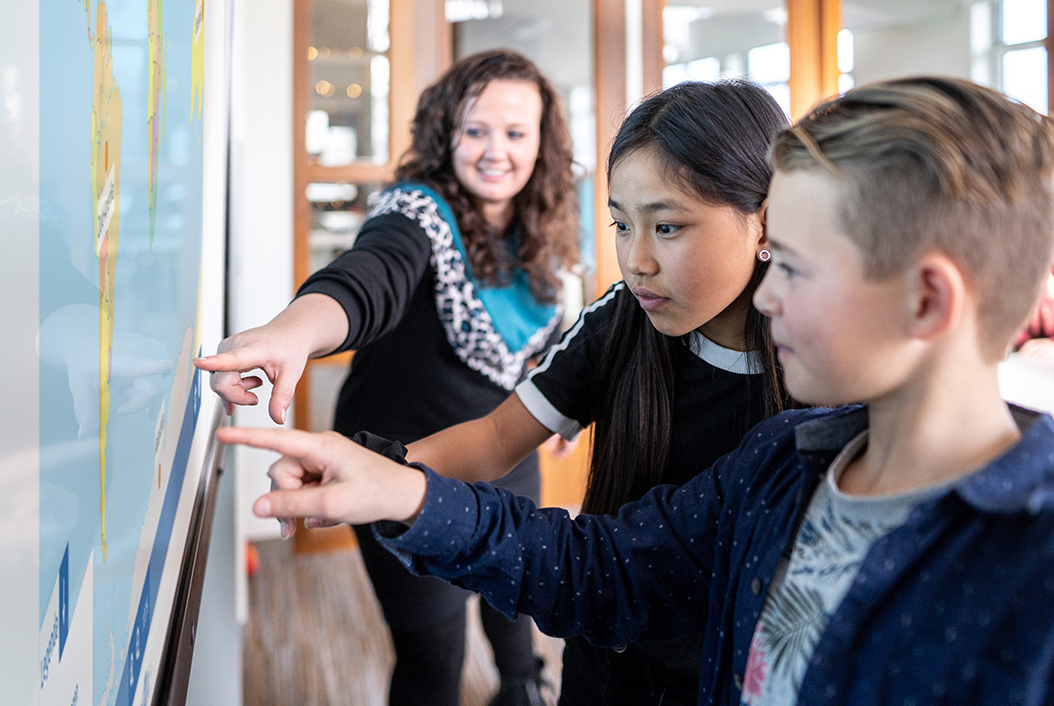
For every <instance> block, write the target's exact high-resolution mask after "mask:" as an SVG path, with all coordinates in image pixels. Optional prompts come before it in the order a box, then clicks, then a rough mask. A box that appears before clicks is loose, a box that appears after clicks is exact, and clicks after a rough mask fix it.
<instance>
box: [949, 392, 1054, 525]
mask: <svg viewBox="0 0 1054 706" xmlns="http://www.w3.org/2000/svg"><path fill="white" fill-rule="evenodd" d="M1010 411H1011V413H1012V414H1013V416H1014V419H1015V421H1016V422H1017V424H1018V427H1019V428H1020V429H1021V438H1020V439H1019V440H1018V442H1017V443H1016V444H1014V445H1013V446H1012V447H1010V449H1008V450H1007V451H1006V452H1004V453H1003V454H1001V455H1000V456H998V457H997V458H995V459H993V460H992V461H991V462H990V463H988V464H987V465H986V466H984V467H983V468H981V469H980V470H978V471H977V472H976V473H972V474H970V475H969V476H967V477H966V478H964V479H963V480H962V481H961V482H960V483H958V484H957V485H956V488H955V490H956V492H957V494H958V495H959V496H960V497H961V498H962V499H963V500H964V501H965V502H966V503H967V504H968V505H970V506H971V507H973V508H975V509H977V510H978V511H980V512H984V513H989V514H998V515H1008V514H1009V515H1021V514H1028V515H1034V516H1040V515H1043V516H1047V518H1048V519H1051V520H1054V419H1052V418H1051V416H1050V415H1049V414H1046V413H1042V412H1037V411H1034V410H1030V409H1026V408H1024V407H1017V406H1014V405H1011V407H1010Z"/></svg>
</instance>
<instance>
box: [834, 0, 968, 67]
mask: <svg viewBox="0 0 1054 706" xmlns="http://www.w3.org/2000/svg"><path fill="white" fill-rule="evenodd" d="M854 42H855V49H856V52H855V55H856V56H855V58H856V66H855V67H854V69H853V77H854V78H855V79H856V85H858V86H859V85H861V84H864V83H869V82H871V81H880V80H884V79H890V78H897V77H901V76H917V75H919V74H932V75H938V76H955V77H958V78H966V79H968V78H970V61H971V59H970V13H969V11H968V10H967V9H966V8H965V7H960V8H959V10H958V11H956V12H953V13H949V14H948V15H946V16H944V17H940V18H931V19H929V20H927V21H923V22H919V23H917V24H910V25H897V26H893V27H886V28H883V29H879V30H876V31H868V30H865V29H860V30H856V31H854Z"/></svg>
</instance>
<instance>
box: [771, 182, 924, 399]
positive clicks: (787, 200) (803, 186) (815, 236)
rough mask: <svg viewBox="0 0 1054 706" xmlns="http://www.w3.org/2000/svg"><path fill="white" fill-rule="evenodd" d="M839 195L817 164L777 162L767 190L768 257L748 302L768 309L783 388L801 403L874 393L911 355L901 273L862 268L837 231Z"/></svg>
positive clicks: (903, 373)
mask: <svg viewBox="0 0 1054 706" xmlns="http://www.w3.org/2000/svg"><path fill="white" fill-rule="evenodd" d="M842 200H843V195H842V193H841V190H840V189H839V187H838V183H837V181H835V180H834V178H832V177H830V176H828V175H827V174H825V173H820V172H812V171H802V170H797V171H793V172H780V171H777V172H776V174H775V176H774V177H773V180H772V187H771V189H770V191H769V206H768V236H769V243H770V246H771V249H772V265H771V266H770V267H769V270H768V273H767V274H766V275H765V279H764V280H763V281H762V283H761V286H760V287H759V288H758V291H757V292H756V293H755V295H754V305H755V306H756V307H757V308H758V310H760V311H761V312H762V313H763V314H765V315H766V316H768V317H770V318H771V319H772V338H773V341H774V343H775V345H776V349H777V353H778V355H779V359H780V363H782V365H783V368H784V371H785V382H786V385H787V390H788V391H789V392H790V394H791V395H793V396H794V397H795V398H796V399H798V400H800V401H802V402H807V403H811V404H819V405H827V406H836V405H840V404H849V403H853V402H875V401H877V400H879V399H881V398H883V397H885V396H886V395H889V394H893V393H894V392H895V391H896V390H897V389H900V388H901V387H902V386H903V384H904V383H905V382H906V379H907V376H908V375H910V370H911V369H912V363H913V361H917V353H918V349H917V344H916V343H914V342H913V341H912V340H911V338H910V321H911V313H912V312H911V297H910V296H909V294H910V291H909V290H908V287H907V284H908V282H909V279H908V277H905V276H899V275H894V276H893V277H890V278H888V279H886V280H882V281H874V280H870V279H868V278H866V277H865V276H864V266H863V260H862V258H861V253H860V250H859V248H858V247H857V246H856V245H855V244H854V243H853V242H852V241H851V240H850V239H849V238H848V237H847V236H846V235H844V234H843V233H844V229H843V227H842V225H841V222H840V217H839V206H840V204H841V202H842Z"/></svg>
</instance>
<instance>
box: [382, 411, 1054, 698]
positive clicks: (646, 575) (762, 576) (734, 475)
mask: <svg viewBox="0 0 1054 706" xmlns="http://www.w3.org/2000/svg"><path fill="white" fill-rule="evenodd" d="M1014 412H1015V416H1016V418H1017V419H1018V423H1019V425H1020V426H1021V427H1022V430H1023V435H1022V438H1021V440H1020V441H1019V442H1018V443H1017V444H1016V445H1015V446H1014V447H1012V448H1011V449H1010V450H1008V451H1007V452H1006V453H1004V454H1003V455H1002V456H1000V457H999V458H997V459H995V460H994V461H992V462H991V463H990V464H989V465H988V466H986V467H985V468H983V469H981V470H980V471H979V472H977V473H974V474H971V475H969V476H967V477H965V478H964V479H962V480H961V481H959V482H958V483H956V484H954V485H952V486H951V489H950V491H949V492H947V493H944V494H941V495H939V496H938V497H935V498H933V499H931V500H927V501H926V502H924V503H922V504H921V505H919V506H917V507H916V508H915V509H914V510H913V511H912V514H911V515H910V517H909V519H908V521H907V522H906V523H905V524H904V525H903V526H901V527H899V528H898V529H896V530H894V531H892V532H890V533H889V534H887V535H885V536H884V537H882V538H881V539H879V540H878V541H877V542H876V543H875V544H874V546H873V547H872V548H871V550H870V551H869V552H868V554H867V557H866V559H865V560H864V563H863V565H862V567H861V569H860V572H859V574H858V576H857V577H856V579H855V580H854V582H853V584H852V586H851V587H850V589H849V592H848V594H847V595H846V597H845V599H844V600H843V602H842V603H841V604H840V605H839V606H838V608H837V610H836V611H835V614H834V615H833V616H831V619H830V622H829V623H828V626H827V628H826V630H825V632H824V633H823V635H822V636H821V638H820V641H819V643H818V644H817V646H816V649H815V652H814V653H813V655H812V658H811V661H810V663H809V666H808V668H807V671H806V673H805V676H804V679H803V682H802V686H801V691H800V694H799V698H798V703H800V704H853V705H854V706H855V705H857V704H876V705H877V704H896V705H897V706H900V705H908V704H916V705H919V706H921V705H922V704H949V705H951V704H955V705H956V706H958V705H959V704H1052V703H1054V420H1052V419H1051V418H1050V417H1049V416H1047V415H1038V414H1034V413H1029V412H1024V411H1022V410H1016V409H1015V410H1014ZM866 427H867V410H866V409H865V408H860V407H856V408H842V409H838V410H834V411H830V410H815V409H814V410H798V411H792V412H787V413H785V414H782V415H779V416H777V417H774V418H773V419H770V420H768V421H766V422H763V423H762V424H760V425H758V426H757V427H755V428H754V429H753V430H752V432H750V433H749V434H748V435H747V437H746V438H745V439H744V441H743V443H742V445H741V446H740V448H739V449H738V450H737V451H735V452H733V453H731V454H728V455H727V456H725V457H723V458H722V459H720V460H719V461H718V462H717V464H716V465H715V466H714V468H713V469H712V470H711V471H708V472H704V473H700V474H699V475H698V476H696V477H695V478H694V479H693V480H692V481H690V482H689V483H688V484H686V485H684V486H681V487H679V488H678V487H673V486H659V487H657V488H655V489H653V490H652V491H651V492H649V493H648V495H647V496H645V497H644V498H643V499H642V500H640V501H638V502H636V503H632V504H630V505H627V506H625V507H624V508H623V509H622V511H621V512H620V513H619V516H618V517H617V518H612V517H593V516H585V515H580V516H579V517H577V518H575V519H573V520H572V519H571V518H570V517H569V516H568V515H567V513H566V512H564V511H563V510H558V509H537V508H535V507H534V505H533V504H532V503H530V502H529V501H527V500H523V499H519V498H516V497H514V496H512V495H511V494H509V493H508V492H507V491H503V490H500V489H497V488H494V487H492V486H489V485H486V484H476V485H471V486H470V485H466V484H463V483H459V482H457V481H453V480H450V479H447V478H442V477H440V476H438V475H435V474H434V473H432V472H431V471H430V470H427V469H426V470H425V472H426V474H427V475H428V494H427V498H426V500H425V504H424V508H423V510H422V512H421V514H420V516H419V518H418V519H417V521H416V522H415V523H414V525H412V526H411V527H410V528H406V527H405V526H403V525H398V524H394V523H378V524H377V525H376V526H375V532H376V534H377V536H378V538H379V539H380V540H381V542H382V543H383V544H385V545H386V546H387V547H388V548H389V549H390V550H391V551H393V552H394V553H395V554H396V555H397V556H399V557H400V558H401V559H402V560H403V561H404V563H406V564H407V566H409V567H410V568H411V569H412V570H413V571H415V572H417V573H427V574H433V575H436V576H439V577H441V578H446V579H448V580H452V581H454V582H455V583H457V584H459V585H462V586H465V587H467V588H470V589H472V590H475V591H478V592H480V593H481V594H482V595H483V596H484V597H485V598H486V599H487V601H489V602H490V603H491V605H493V606H495V607H496V608H498V609H499V610H501V611H503V612H504V613H506V614H507V615H509V616H512V615H515V614H516V613H518V612H519V613H526V614H529V615H531V616H534V618H535V619H536V621H537V622H538V625H539V626H540V627H541V629H542V630H544V631H545V632H547V633H550V634H553V635H558V636H568V635H572V634H582V635H585V636H586V637H587V638H588V639H589V640H591V641H592V642H594V643H596V644H598V645H609V646H614V645H619V644H622V643H627V642H637V641H640V640H644V639H667V638H672V637H676V636H678V635H681V634H685V633H689V632H702V633H703V635H704V640H705V643H704V647H703V657H702V663H701V665H700V670H701V671H700V674H701V682H700V694H699V703H700V704H711V703H717V704H738V703H740V697H741V689H742V685H743V675H744V672H745V669H746V664H747V656H748V654H749V651H750V642H751V639H752V637H753V634H754V627H755V624H756V623H757V619H758V615H759V614H760V613H761V609H762V607H763V605H764V602H765V597H766V595H767V593H768V587H769V582H770V581H771V579H772V576H773V574H774V572H775V571H776V567H777V566H778V564H779V561H780V557H781V556H782V555H783V554H784V553H785V552H786V551H787V550H788V549H789V544H790V543H791V542H792V541H793V538H794V536H795V529H796V527H797V523H798V521H799V519H800V516H801V514H802V512H804V510H805V508H806V506H807V504H808V500H809V498H810V497H811V496H812V493H813V491H814V490H815V488H816V484H817V482H818V479H819V478H820V477H821V474H822V473H823V471H824V470H825V469H826V468H827V467H828V466H829V465H830V463H831V461H832V460H833V459H834V457H835V456H836V455H837V453H838V451H839V450H840V449H841V448H842V447H843V446H844V445H845V444H846V443H848V442H849V440H851V439H852V438H853V437H854V436H856V434H857V433H859V432H860V431H862V430H863V429H865V428H866Z"/></svg>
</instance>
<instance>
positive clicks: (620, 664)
mask: <svg viewBox="0 0 1054 706" xmlns="http://www.w3.org/2000/svg"><path fill="white" fill-rule="evenodd" d="M700 645H701V640H700V639H696V638H695V637H692V638H689V639H686V640H675V641H671V642H662V643H645V644H644V645H628V646H626V648H625V650H623V651H621V652H618V651H615V650H613V649H610V648H606V647H596V646H594V645H591V644H590V643H589V642H587V641H586V639H585V638H583V637H571V638H568V639H567V642H566V644H565V645H564V659H563V662H564V667H563V674H562V676H561V684H560V701H559V703H558V706H696V704H697V703H698V700H699V668H700V666H701V665H700V663H699V661H698V655H699V651H698V648H699V646H700ZM652 648H654V649H652ZM664 663H665V664H664ZM670 667H674V668H676V669H679V670H681V671H672V670H671V669H670ZM685 670H686V673H685Z"/></svg>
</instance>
